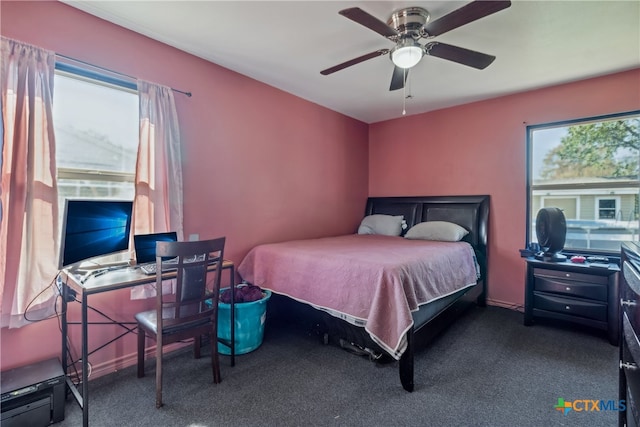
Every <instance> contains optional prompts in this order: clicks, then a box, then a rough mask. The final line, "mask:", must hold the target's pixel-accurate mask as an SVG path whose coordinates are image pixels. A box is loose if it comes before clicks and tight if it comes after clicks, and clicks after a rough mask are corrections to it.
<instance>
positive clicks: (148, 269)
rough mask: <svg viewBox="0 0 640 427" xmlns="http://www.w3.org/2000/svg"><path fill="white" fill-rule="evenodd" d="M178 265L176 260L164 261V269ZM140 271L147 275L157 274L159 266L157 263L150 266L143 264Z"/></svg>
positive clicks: (151, 263)
mask: <svg viewBox="0 0 640 427" xmlns="http://www.w3.org/2000/svg"><path fill="white" fill-rule="evenodd" d="M176 264H178V260H177V259H176V258H174V259H170V260H167V261H162V267H163V269H164V268H166V267H170V266H172V265H176ZM140 271H142V272H143V273H144V274H146V275H151V274H156V272H157V271H158V270H157V264H156V263H155V262H150V263H149V264H142V265H141V266H140Z"/></svg>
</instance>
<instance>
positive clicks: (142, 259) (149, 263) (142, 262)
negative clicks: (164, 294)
mask: <svg viewBox="0 0 640 427" xmlns="http://www.w3.org/2000/svg"><path fill="white" fill-rule="evenodd" d="M177 240H178V234H177V233H176V232H175V231H169V232H166V233H151V234H136V235H134V236H133V247H134V250H135V252H136V263H137V265H138V266H139V267H140V269H141V270H142V272H143V273H145V274H155V272H156V271H155V268H156V242H176V241H177Z"/></svg>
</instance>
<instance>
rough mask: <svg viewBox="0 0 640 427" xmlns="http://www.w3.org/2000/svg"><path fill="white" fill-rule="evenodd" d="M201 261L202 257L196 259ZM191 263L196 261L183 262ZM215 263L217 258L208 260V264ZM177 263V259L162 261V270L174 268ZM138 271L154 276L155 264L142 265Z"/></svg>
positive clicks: (192, 259)
mask: <svg viewBox="0 0 640 427" xmlns="http://www.w3.org/2000/svg"><path fill="white" fill-rule="evenodd" d="M202 259H203V258H202V256H199V257H198V260H200V261H202ZM193 261H196V258H195V257H194V258H191V259H187V260H185V262H193ZM216 261H218V257H212V258H209V264H213V263H215V262H216ZM177 263H178V259H177V258H173V259H170V260H167V261H162V267H163V269H166V268H167V267H168V268H169V269H170V268H171V266H175V265H176V264H177ZM140 271H142V272H143V273H144V274H146V275H152V274H156V271H157V264H156V263H155V262H150V263H149V264H142V265H141V266H140Z"/></svg>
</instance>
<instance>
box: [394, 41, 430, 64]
mask: <svg viewBox="0 0 640 427" xmlns="http://www.w3.org/2000/svg"><path fill="white" fill-rule="evenodd" d="M423 56H424V49H423V48H422V46H421V45H420V43H418V42H416V41H414V40H404V41H403V42H401V43H400V44H398V45H397V46H396V47H395V48H394V49H393V50H392V51H391V61H392V62H393V63H394V65H395V66H396V67H400V68H411V67H413V66H415V65H416V64H417V63H418V62H420V60H421V59H422V57H423Z"/></svg>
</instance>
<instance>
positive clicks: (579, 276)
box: [533, 268, 609, 285]
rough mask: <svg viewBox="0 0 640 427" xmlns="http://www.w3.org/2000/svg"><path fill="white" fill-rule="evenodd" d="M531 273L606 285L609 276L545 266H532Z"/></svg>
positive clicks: (536, 275)
mask: <svg viewBox="0 0 640 427" xmlns="http://www.w3.org/2000/svg"><path fill="white" fill-rule="evenodd" d="M605 271H606V269H605ZM533 275H534V276H535V277H551V278H557V279H563V280H571V281H574V280H577V281H579V282H587V283H596V284H600V285H606V284H608V283H609V278H608V277H607V276H598V275H595V274H584V273H574V272H572V271H560V270H550V269H547V268H534V269H533Z"/></svg>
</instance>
